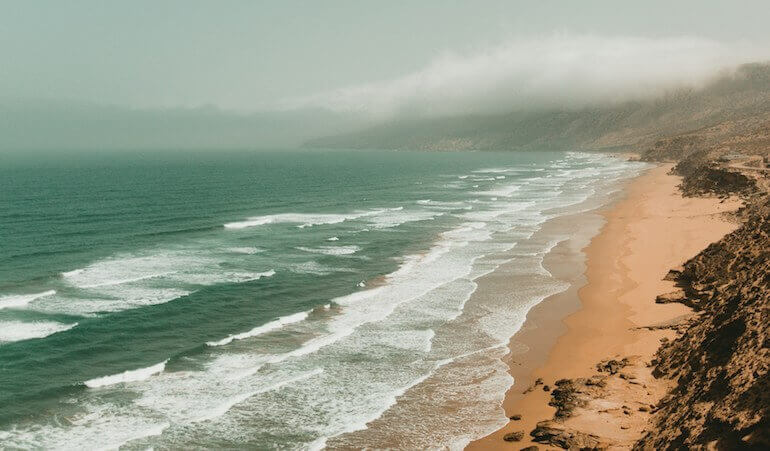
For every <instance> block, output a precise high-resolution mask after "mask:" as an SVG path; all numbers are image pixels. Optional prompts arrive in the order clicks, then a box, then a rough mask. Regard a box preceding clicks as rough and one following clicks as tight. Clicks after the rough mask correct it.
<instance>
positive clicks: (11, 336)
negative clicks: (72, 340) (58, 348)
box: [0, 321, 78, 343]
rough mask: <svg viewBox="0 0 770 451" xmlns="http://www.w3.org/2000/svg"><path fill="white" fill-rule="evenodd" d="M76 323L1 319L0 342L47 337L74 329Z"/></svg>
mask: <svg viewBox="0 0 770 451" xmlns="http://www.w3.org/2000/svg"><path fill="white" fill-rule="evenodd" d="M77 325H78V323H74V324H62V323H58V322H56V321H33V322H29V323H28V322H24V321H0V343H7V342H14V341H22V340H30V339H33V338H45V337H47V336H49V335H53V334H55V333H58V332H64V331H65V330H69V329H72V328H73V327H75V326H77Z"/></svg>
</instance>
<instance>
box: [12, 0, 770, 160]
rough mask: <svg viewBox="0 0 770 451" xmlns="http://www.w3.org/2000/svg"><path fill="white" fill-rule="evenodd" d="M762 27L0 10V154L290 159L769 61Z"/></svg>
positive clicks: (709, 5) (275, 5)
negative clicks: (262, 153)
mask: <svg viewBox="0 0 770 451" xmlns="http://www.w3.org/2000/svg"><path fill="white" fill-rule="evenodd" d="M768 17H770V1H768V0H733V1H713V0H697V1H696V0H677V1H672V0H645V1H644V2H639V1H633V2H632V1H620V0H581V1H568V0H563V1H554V0H529V1H521V0H509V1H503V0H473V1H458V0H421V1H405V0H387V1H367V0H323V1H320V0H319V1H299V0H280V1H276V0H248V1H245V0H219V1H213V0H211V1H201V0H183V1H182V0H131V1H117V0H72V1H59V0H0V119H1V120H0V156H2V155H1V153H2V152H4V151H5V152H6V153H7V151H9V150H10V151H25V150H26V149H59V148H72V149H97V150H98V149H107V148H121V149H137V148H146V149H153V148H184V149H191V148H201V149H209V148H213V147H219V148H253V147H263V148H272V147H276V146H278V147H284V148H288V147H296V146H300V145H301V144H302V143H303V142H305V141H307V140H308V139H312V138H315V137H319V136H327V135H334V134H340V133H343V134H344V133H347V132H351V131H355V130H358V129H361V128H365V127H367V126H370V125H375V124H378V123H381V122H387V121H390V120H407V121H408V120H411V119H415V118H433V117H445V116H458V115H467V114H496V113H505V112H510V111H516V110H528V109H544V108H545V109H548V108H557V109H559V108H580V107H583V106H591V105H594V104H602V103H607V102H622V101H626V100H634V99H639V98H645V97H650V96H656V95H659V94H660V93H663V92H667V91H670V90H672V89H676V88H680V87H694V88H697V87H698V86H699V85H703V84H705V83H707V82H708V81H709V80H710V79H713V78H714V77H716V76H718V75H720V74H724V73H729V72H730V70H732V69H734V68H735V67H737V66H738V65H740V64H742V63H745V62H755V61H770V27H768V26H767V18H768ZM22 153H23V152H22Z"/></svg>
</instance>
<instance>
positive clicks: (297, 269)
mask: <svg viewBox="0 0 770 451" xmlns="http://www.w3.org/2000/svg"><path fill="white" fill-rule="evenodd" d="M288 269H289V271H291V272H293V273H297V274H314V275H317V276H326V275H329V274H333V273H335V272H356V270H354V269H351V268H340V267H332V266H325V265H322V264H320V263H318V262H317V261H309V262H302V263H296V264H293V265H291V266H289V268H288Z"/></svg>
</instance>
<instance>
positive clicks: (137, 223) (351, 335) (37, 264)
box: [0, 150, 641, 449]
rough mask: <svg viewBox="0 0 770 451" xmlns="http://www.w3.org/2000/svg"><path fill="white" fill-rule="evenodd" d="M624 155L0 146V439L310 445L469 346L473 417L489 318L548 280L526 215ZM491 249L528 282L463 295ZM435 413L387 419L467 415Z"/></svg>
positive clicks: (59, 444)
mask: <svg viewBox="0 0 770 451" xmlns="http://www.w3.org/2000/svg"><path fill="white" fill-rule="evenodd" d="M640 169H641V165H639V164H636V163H628V162H624V161H620V160H617V159H614V158H610V157H607V156H603V155H598V154H586V153H575V152H563V153H556V152H530V153H514V152H487V153H470V152H458V153H441V154H438V153H419V152H390V151H387V152H386V151H379V152H375V151H371V152H360V151H356V152H353V151H343V150H338V151H332V150H329V151H314V152H309V151H295V152H286V151H283V152H279V151H276V152H258V153H255V152H220V153H213V152H212V153H197V154H180V153H171V152H168V153H147V154H130V155H129V154H117V155H102V156H95V155H90V156H89V155H81V156H72V157H68V158H65V157H61V156H60V157H52V158H49V159H46V160H40V159H33V158H29V159H16V160H13V161H10V160H4V161H3V160H0V443H2V445H3V446H4V447H11V448H13V447H18V448H58V449H74V448H81V449H82V448H86V449H91V448H100V447H108V448H109V447H117V446H123V447H125V448H128V449H134V448H136V449H146V448H147V447H156V448H211V447H231V448H244V447H245V448H275V447H278V448H319V447H322V446H324V444H327V443H328V441H329V440H330V439H333V440H341V439H342V438H344V437H345V434H350V433H351V432H353V431H359V430H362V429H366V428H367V423H368V422H370V421H372V420H375V419H377V418H379V417H380V416H381V415H382V414H383V413H384V412H386V411H391V412H393V411H395V410H397V409H399V408H400V407H399V399H403V397H405V396H408V395H409V393H410V390H411V389H412V388H413V387H416V386H418V385H419V384H421V383H424V382H425V381H426V380H428V379H429V378H436V377H439V376H440V377H444V378H445V379H446V380H447V381H454V379H451V378H452V377H455V376H453V375H452V374H449V373H451V371H450V370H451V367H452V363H453V362H456V361H458V359H467V358H471V357H468V356H472V358H477V357H478V358H479V359H481V360H479V363H478V365H476V366H477V368H478V371H480V373H479V374H481V375H483V376H484V381H485V382H484V383H480V384H476V385H477V387H476V386H473V387H472V386H471V385H468V386H467V387H463V386H462V384H463V382H462V381H461V380H460V379H457V380H456V381H455V382H452V384H455V385H456V388H457V389H458V390H459V391H466V392H467V393H468V394H469V400H468V406H470V407H469V411H468V413H469V414H475V415H476V416H477V418H481V417H484V416H485V415H486V417H488V421H486V422H484V421H479V422H478V424H481V425H486V427H492V426H493V425H494V424H495V421H498V419H497V417H496V416H495V415H498V416H499V415H500V412H499V409H497V408H496V407H495V405H494V402H495V399H497V398H495V396H497V397H500V398H501V396H502V394H503V393H504V392H505V389H506V388H507V387H509V386H510V384H511V382H512V381H511V380H510V376H508V375H507V372H506V371H505V367H504V365H502V364H501V360H500V358H501V357H502V355H504V351H503V349H504V345H505V343H507V338H508V337H510V335H511V334H512V333H514V332H515V330H512V328H511V327H510V326H509V325H510V324H511V323H515V322H517V321H523V317H524V315H526V311H527V309H528V308H529V307H531V306H532V305H534V304H536V303H537V302H539V301H540V300H542V299H543V298H545V297H546V296H548V295H550V294H553V293H554V292H558V291H560V290H563V289H564V288H565V287H564V285H563V282H562V281H558V280H554V279H553V278H552V277H550V276H549V275H548V274H547V272H546V273H544V272H543V270H542V266H541V265H540V263H541V262H542V258H543V256H544V255H545V254H547V252H548V251H549V250H550V249H551V248H553V245H554V244H555V242H558V240H559V239H560V238H559V237H546V238H547V239H544V238H543V237H542V236H539V235H536V232H537V231H538V230H540V229H541V228H542V227H543V225H544V224H545V223H547V222H548V221H549V220H550V219H552V218H555V217H558V216H560V215H564V214H567V213H570V212H574V211H577V210H579V209H586V208H595V207H597V206H598V205H600V204H601V203H603V202H607V201H609V200H610V199H611V193H612V191H613V190H614V189H616V187H617V183H618V182H619V181H621V180H623V179H625V178H628V177H630V176H632V175H634V174H635V173H637V172H638V171H639V170H640ZM536 236H537V237H536ZM533 237H536V238H533ZM517 259H518V260H517ZM511 261H514V263H516V262H519V263H518V264H519V265H520V267H521V270H522V271H523V274H525V275H527V274H530V273H531V277H530V278H529V279H523V280H529V281H531V283H530V284H529V285H527V284H523V285H522V286H521V287H520V290H518V291H517V293H518V295H517V296H514V297H512V298H510V299H505V300H501V301H500V302H501V304H500V305H489V306H486V307H485V309H480V310H478V311H476V310H474V311H471V310H470V309H468V308H467V306H466V305H465V303H466V302H467V300H468V299H469V298H470V297H471V296H472V294H473V292H474V291H475V289H476V287H477V284H476V282H475V281H476V280H477V279H478V277H480V276H482V275H484V274H488V273H490V272H491V271H494V270H495V268H497V267H498V266H499V265H500V264H502V263H503V262H511ZM528 271H529V272H528ZM527 277H529V276H527ZM530 285H531V286H530ZM506 326H508V327H506ZM485 365H486V366H485ZM501 368H502V369H501ZM444 373H447V374H446V375H443V374H444ZM466 376H467V375H466ZM457 377H459V376H457ZM474 387H475V388H474ZM476 388H478V389H480V390H481V389H483V390H484V393H492V394H493V395H489V396H492V398H490V399H489V403H487V400H486V399H482V398H480V397H479V395H478V394H475V392H473V390H474V389H476ZM474 399H475V400H474ZM447 402H449V401H447ZM474 403H478V408H477V409H478V410H473V409H475V408H476V407H474V406H475V404H474ZM482 404H483V406H482ZM490 406H491V407H490ZM394 409H395V410H394ZM474 412H475V413H474ZM404 415H407V413H405V414H404ZM486 417H484V418H486ZM433 432H435V436H436V437H438V438H436V437H433V436H428V435H426V434H425V432H424V431H422V432H420V431H419V430H418V429H415V431H414V436H413V437H409V433H408V430H407V432H403V431H401V432H399V434H400V435H403V436H404V440H406V441H405V442H404V443H405V444H408V445H411V446H415V447H420V446H422V445H423V444H424V443H422V442H420V440H421V439H423V438H424V439H426V440H427V439H430V440H431V442H430V443H433V444H442V443H443V444H444V445H446V446H454V445H457V444H458V443H463V441H464V440H465V441H467V440H468V439H469V437H473V436H474V435H478V434H481V433H483V432H484V431H482V430H477V429H474V426H473V425H471V424H469V425H468V426H467V429H466V430H463V428H462V427H458V426H456V425H452V426H451V427H448V428H447V430H436V431H433ZM441 440H444V441H443V442H441ZM453 444H454V445H453ZM349 445H351V446H355V445H356V443H349Z"/></svg>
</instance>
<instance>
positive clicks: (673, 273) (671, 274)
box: [663, 266, 684, 282]
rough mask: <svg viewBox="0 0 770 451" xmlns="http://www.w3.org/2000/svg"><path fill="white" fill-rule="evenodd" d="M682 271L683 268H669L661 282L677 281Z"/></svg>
mask: <svg viewBox="0 0 770 451" xmlns="http://www.w3.org/2000/svg"><path fill="white" fill-rule="evenodd" d="M682 271H684V267H683V266H677V267H676V268H671V269H669V270H668V273H667V274H666V277H664V278H663V280H669V281H671V282H676V281H677V280H678V279H679V276H681V275H682Z"/></svg>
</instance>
